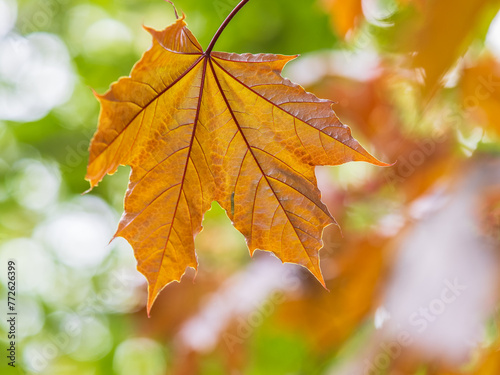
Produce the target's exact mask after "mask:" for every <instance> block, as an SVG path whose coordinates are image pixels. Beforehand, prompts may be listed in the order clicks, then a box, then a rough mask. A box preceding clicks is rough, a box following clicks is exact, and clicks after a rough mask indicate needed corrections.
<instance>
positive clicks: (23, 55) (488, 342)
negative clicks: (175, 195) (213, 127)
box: [0, 0, 500, 375]
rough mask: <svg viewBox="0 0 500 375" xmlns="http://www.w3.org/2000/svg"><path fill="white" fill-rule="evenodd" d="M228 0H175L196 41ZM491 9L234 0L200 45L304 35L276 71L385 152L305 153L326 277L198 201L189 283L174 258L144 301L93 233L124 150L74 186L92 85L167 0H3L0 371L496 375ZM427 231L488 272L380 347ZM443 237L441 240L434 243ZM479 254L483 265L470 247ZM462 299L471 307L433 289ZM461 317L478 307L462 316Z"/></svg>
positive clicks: (91, 120) (286, 40)
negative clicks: (322, 162)
mask: <svg viewBox="0 0 500 375" xmlns="http://www.w3.org/2000/svg"><path fill="white" fill-rule="evenodd" d="M236 3H237V1H236V0H214V1H195V0H178V1H176V6H177V7H178V10H179V11H182V12H184V13H186V16H187V19H186V20H187V22H188V24H189V27H190V29H191V30H192V31H193V33H194V34H195V35H196V36H197V38H198V39H199V41H200V43H201V44H202V45H203V46H207V45H208V43H209V41H210V39H211V38H212V36H213V34H214V33H215V31H216V30H217V28H218V26H219V25H220V24H221V22H222V21H223V19H224V18H225V16H226V15H227V14H228V13H229V12H230V11H231V9H232V8H233V7H234V6H235V5H236ZM498 10H499V2H498V1H494V0H482V1H458V2H456V1H451V0H443V1H433V0H366V1H362V2H361V1H335V0H322V1H319V0H307V1H287V0H274V1H264V0H252V1H250V2H249V4H248V5H246V6H245V8H244V9H243V10H242V11H241V12H240V13H239V14H238V15H237V16H236V17H235V19H234V20H233V21H232V23H231V24H230V25H229V27H228V28H227V29H226V30H225V32H224V34H223V35H222V37H221V38H220V40H219V42H218V43H217V45H216V50H221V51H228V52H239V53H244V52H251V53H260V52H269V53H281V54H301V55H302V57H301V58H300V59H297V60H296V61H294V62H293V63H291V64H290V65H289V66H287V68H286V71H285V75H287V76H289V77H290V78H292V79H293V80H294V81H296V82H298V83H300V84H302V85H304V86H305V87H306V88H307V89H308V90H309V91H311V92H314V93H315V94H316V95H317V96H319V97H324V98H329V99H332V100H334V101H335V102H336V104H335V106H334V109H335V111H336V112H337V113H338V115H339V117H340V118H341V119H342V120H343V122H344V123H347V124H348V125H349V126H351V128H352V130H353V134H354V136H355V137H356V138H357V139H359V140H360V141H363V144H367V145H370V144H371V145H372V147H371V149H372V150H373V153H374V154H375V155H377V156H378V157H379V158H380V159H382V160H385V161H389V162H396V164H395V165H394V166H393V167H390V168H385V169H380V168H376V167H372V166H367V165H361V164H352V163H351V164H347V165H345V166H341V167H335V168H320V169H318V171H317V175H318V180H319V183H320V188H321V189H322V193H323V200H324V202H325V203H326V204H327V205H328V207H329V209H330V211H331V212H332V214H333V216H334V217H335V218H336V220H337V222H338V223H339V225H340V227H341V229H342V235H340V233H339V231H338V229H337V228H335V227H330V228H328V229H327V230H325V233H324V243H325V246H324V249H323V250H322V251H321V257H322V269H323V273H324V276H325V279H326V280H327V286H328V288H329V292H328V291H326V290H324V289H323V288H321V286H320V285H318V284H317V282H316V281H315V280H314V279H313V278H312V277H311V276H310V275H308V274H307V273H306V272H305V271H303V270H301V269H300V268H298V267H293V266H289V265H281V264H280V263H279V262H275V261H274V260H273V259H272V257H268V256H265V254H262V253H259V254H257V255H255V257H254V258H255V259H252V260H251V259H249V257H248V255H247V254H248V253H247V250H246V246H245V243H244V240H243V238H242V236H241V235H240V234H239V233H237V232H236V231H235V230H234V229H233V228H232V227H231V225H230V223H229V222H228V220H227V217H226V215H225V212H224V211H223V210H222V209H221V208H220V207H219V206H218V205H216V204H214V205H213V208H212V210H211V211H209V212H208V213H207V215H206V217H205V222H204V227H205V229H204V231H203V232H202V233H201V234H200V236H199V237H198V238H197V240H196V245H197V252H198V256H199V263H200V270H199V272H198V274H197V275H196V278H195V279H194V282H193V281H192V279H193V277H194V276H195V275H193V272H188V274H187V275H186V276H185V277H184V279H183V281H182V282H181V283H179V284H174V285H169V286H168V287H167V288H166V289H165V290H164V291H163V292H162V294H161V295H160V297H159V299H158V301H157V305H155V308H154V309H153V310H152V317H151V318H150V319H148V318H147V317H146V312H145V309H144V306H145V302H146V294H145V292H146V286H145V283H144V280H143V279H142V277H141V276H140V275H138V273H137V272H136V270H135V260H134V259H133V251H132V249H131V248H130V247H129V246H128V244H126V243H125V242H124V241H122V240H120V239H118V240H115V241H114V242H113V243H112V244H110V245H108V241H109V239H110V238H111V237H112V235H113V231H114V229H115V227H116V224H117V222H118V219H119V213H120V212H122V208H123V207H122V205H123V195H124V191H125V189H126V184H127V179H128V173H129V171H128V169H127V168H125V167H122V168H120V169H119V171H118V172H117V173H116V175H114V176H112V177H108V178H106V179H105V180H104V181H103V182H102V183H101V184H100V185H99V187H98V188H96V189H95V190H94V191H93V192H92V194H90V195H86V196H83V197H82V196H81V194H82V193H83V192H84V191H85V190H86V189H87V188H88V184H87V182H85V181H84V179H83V177H84V175H85V167H86V163H87V157H88V155H87V148H88V144H89V141H90V138H91V136H92V134H93V132H94V131H95V128H96V123H97V117H98V113H99V106H98V103H97V101H96V100H95V99H94V97H93V93H92V90H95V91H96V92H99V93H103V92H104V91H105V90H107V88H108V87H109V85H110V83H112V82H113V81H115V80H117V79H118V78H119V77H120V76H125V75H128V74H129V72H130V70H131V68H132V66H133V64H134V63H135V62H136V61H137V60H138V59H139V58H140V56H141V54H142V53H143V51H145V50H146V49H147V48H148V47H149V46H150V43H151V41H150V36H149V35H148V33H147V32H145V31H144V30H143V29H142V27H141V25H143V24H144V25H147V26H151V27H154V28H157V29H160V28H163V27H165V25H167V24H169V23H171V22H172V21H173V20H174V12H173V10H172V7H171V5H169V4H168V3H165V2H164V1H160V0H154V1H153V0H147V1H139V0H126V1H121V2H117V1H110V0H101V1H97V0H95V1H68V0H17V2H16V1H15V0H0V267H1V268H2V272H1V273H0V277H1V280H2V282H1V285H0V289H1V301H0V303H1V304H2V306H6V304H7V303H6V299H7V296H6V295H7V293H6V276H5V273H4V270H5V267H6V264H7V259H11V258H13V259H16V261H17V264H18V294H17V297H16V303H17V309H18V311H19V314H20V315H19V324H18V335H19V336H18V340H17V365H18V367H16V369H15V370H12V369H11V368H9V367H8V366H7V363H6V359H5V356H4V357H3V359H2V361H0V372H1V373H2V374H4V373H5V374H10V373H13V374H16V373H20V374H23V373H27V374H50V375H54V374H106V375H108V374H117V375H128V374H134V375H135V374H145V375H149V374H151V375H160V374H179V375H180V374H186V375H188V374H204V375H205V374H206V375H210V374H273V375H275V374H356V375H357V374H365V373H370V374H371V373H379V374H404V375H406V374H408V375H434V374H435V375H447V374H448V375H450V374H453V375H455V374H456V375H459V374H478V375H483V374H485V375H495V374H498V373H499V368H500V367H499V366H500V365H499V363H500V361H499V358H498V351H497V348H498V340H499V334H498V329H497V321H498V316H497V313H496V306H497V305H498V300H499V294H498V286H499V285H500V283H497V280H496V279H495V278H494V275H495V274H499V272H498V262H497V260H498V259H497V258H498V257H497V255H498V254H497V253H496V252H497V250H498V248H499V244H498V240H499V238H500V236H499V233H500V213H499V212H500V211H499V209H498V207H499V201H500V200H499V197H500V194H498V191H499V190H498V186H499V185H500V184H498V179H496V177H498V173H497V171H499V170H500V169H499V168H498V167H497V166H498V164H495V163H496V161H497V159H498V150H499V147H500V138H499V135H500V131H499V129H500V127H499V120H498V118H499V114H500V110H499V108H500V94H499V88H500V18H499V16H498ZM10 25H12V27H10ZM490 166H492V167H491V168H490ZM488 168H490V169H488ZM469 182H471V183H472V182H474V183H475V185H474V184H473V185H474V186H472V187H471V186H469V185H467V184H468V183H469ZM459 193H460V194H459ZM443 196H445V197H446V199H448V200H446V202H448V203H447V204H444V203H442V201H441V200H440V199H441V198H442V197H443ZM469 200H470V201H471V202H472V201H473V202H475V203H474V205H473V207H474V209H475V211H473V213H471V212H472V211H460V212H467V213H469V214H470V215H468V218H469V219H470V225H469V226H466V229H463V227H460V228H462V229H457V228H458V224H456V223H455V221H453V220H451V221H447V222H444V223H443V222H439V223H441V224H439V225H442V227H439V231H438V232H432V228H424V229H425V230H428V231H429V232H428V233H432V234H430V235H428V236H427V237H425V236H424V237H425V238H426V240H427V241H428V242H425V244H424V245H422V246H421V247H420V249H421V250H422V252H421V253H420V252H419V256H417V257H416V258H412V259H413V260H412V261H411V262H409V266H408V265H407V268H404V267H403V268H402V266H401V262H403V263H404V261H405V259H407V258H405V257H406V256H407V255H405V254H407V253H406V252H405V251H406V250H405V249H407V248H408V247H409V246H410V245H409V244H408V243H420V242H418V238H417V239H415V238H416V237H415V236H416V235H415V233H416V232H415V231H418V228H420V226H422V225H425V223H426V222H431V219H432V218H437V217H439V212H444V211H439V210H441V209H443V210H445V208H446V207H455V206H454V205H458V204H459V203H461V202H469ZM440 202H441V203H440ZM450 202H451V203H450ZM443 207H445V208H443ZM464 210H465V209H464ZM454 218H455V219H456V222H459V219H460V218H461V215H457V214H456V215H455V217H454ZM436 220H437V219H436ZM433 225H434V224H433ZM436 225H437V224H436ZM467 228H469V229H470V228H472V229H470V230H471V231H473V233H474V235H475V236H477V238H476V237H474V238H475V240H474V241H476V240H477V241H476V242H472V245H470V244H469V243H468V244H467V246H466V247H467V249H468V251H466V249H463V251H462V250H460V249H459V248H460V246H458V245H456V246H455V245H454V246H451V245H447V243H448V242H446V241H445V240H444V239H442V238H440V237H439V236H440V235H441V234H442V235H443V236H444V235H448V236H449V237H451V238H453V237H457V238H459V237H460V235H461V234H464V233H465V232H467V230H469V229H467ZM453 230H455V232H454V231H453ZM450 233H451V234H450ZM433 244H439V247H438V248H434V247H433ZM436 246H437V245H436ZM464 246H465V245H464ZM427 249H432V254H433V256H435V258H436V259H434V263H431V264H432V265H434V264H436V265H437V264H441V263H439V260H440V259H444V261H443V262H444V264H456V263H457V262H458V263H459V265H460V266H461V267H462V266H463V267H462V268H463V269H466V270H468V271H469V272H470V273H472V276H473V277H474V279H477V280H483V279H482V278H481V277H483V276H484V275H492V276H491V277H492V278H490V279H488V278H486V279H484V280H493V281H491V282H484V283H483V284H480V285H481V287H478V286H477V285H476V284H474V285H476V287H475V289H472V288H471V289H470V294H471V295H472V296H475V299H472V300H467V299H466V300H465V301H469V302H467V303H468V304H469V305H471V306H472V308H471V311H469V314H470V315H464V316H465V317H467V319H465V318H464V319H462V320H460V319H459V320H458V321H457V320H453V319H451V318H448V317H447V315H446V316H445V315H443V316H441V317H440V318H441V319H440V320H436V323H435V324H434V325H433V326H429V327H431V328H429V329H428V330H427V331H426V332H425V333H426V334H429V336H431V337H432V333H433V332H441V331H439V330H438V329H439V327H441V326H442V325H445V324H450V325H451V328H450V331H449V336H446V335H444V334H440V335H438V336H441V337H443V339H447V340H448V341H446V340H445V341H444V342H445V343H446V345H445V344H443V343H442V342H441V344H440V345H438V348H437V349H436V347H433V346H431V345H430V344H429V341H425V340H424V339H422V337H420V336H419V339H418V340H417V339H415V340H413V341H414V344H412V345H407V346H405V345H401V346H400V347H399V349H397V350H396V349H394V351H393V352H391V353H393V354H394V353H397V354H394V355H388V354H387V353H385V352H384V350H382V349H380V348H381V347H382V346H380V345H383V343H389V344H391V343H394V340H395V339H394V336H391V335H392V333H391V331H390V327H391V323H390V322H391V320H392V321H395V320H396V316H397V310H398V309H397V308H394V306H393V310H394V314H392V315H391V312H389V311H388V310H387V309H389V308H390V306H391V303H392V302H391V301H392V300H391V297H390V296H391V295H396V296H398V294H397V293H401V294H400V295H399V296H400V297H399V299H398V298H396V300H397V301H401V302H400V303H401V304H402V305H405V303H406V304H408V303H409V302H408V301H409V299H408V294H411V293H413V294H411V297H412V298H413V299H415V300H418V298H417V297H419V295H420V294H418V293H415V292H411V293H410V292H409V290H412V291H414V290H415V289H412V287H413V286H415V285H417V286H418V287H419V288H417V289H416V290H417V291H418V290H422V293H423V294H424V295H425V292H424V289H425V287H424V285H425V284H426V281H427V280H430V279H431V276H432V275H434V273H435V272H437V271H436V268H437V267H438V266H436V267H434V266H432V267H430V266H425V264H427V263H425V262H424V261H425V259H426V257H427V256H428V253H429V251H427ZM447 249H448V250H450V249H451V250H453V251H455V253H456V254H458V255H455V256H452V257H451V258H446V257H445V255H446V254H448V255H446V256H449V252H448V253H446V251H445V250H447ZM492 249H493V250H492ZM459 250H460V251H462V252H460V251H459ZM495 251H496V252H495ZM490 253H492V254H493V255H491V257H490V258H487V259H491V260H490V261H488V262H485V263H486V264H489V266H488V267H489V268H488V267H487V266H486V265H484V263H481V262H479V261H478V260H477V259H476V258H474V257H477V256H483V255H484V254H490ZM426 254H427V255H426ZM481 254H482V255H481ZM488 256H489V255H488ZM401 259H403V260H401ZM477 262H479V263H477ZM420 264H424V266H421V265H420ZM478 264H480V265H482V266H478ZM469 265H470V267H469ZM419 267H424V270H423V271H422V272H424V275H425V277H422V278H420V279H417V280H418V281H414V282H413V283H412V282H410V283H409V284H404V285H403V286H401V285H399V286H400V288H402V291H401V290H399V291H398V289H397V287H398V285H395V282H394V280H399V279H397V277H396V276H397V275H399V274H400V273H402V274H408V275H409V274H411V273H412V272H413V270H414V269H418V268H419ZM425 267H427V268H425ZM474 267H476V268H474ZM259 270H261V271H259ZM259 272H260V273H259ZM454 272H455V271H454ZM457 272H458V271H457ZM467 275H469V274H460V275H458V277H460V278H464V280H468V279H467V277H468V276H467ZM455 276H457V275H455V274H453V275H452V276H440V277H441V278H440V279H439V283H438V284H437V286H436V289H432V290H431V291H430V292H429V293H430V294H429V295H430V296H431V297H423V298H424V299H425V298H430V299H431V300H432V298H434V297H432V296H434V295H436V294H437V295H439V293H440V290H441V289H440V288H442V280H443V279H444V278H446V277H455ZM469 276H470V275H469ZM472 276H471V277H472ZM495 280H496V281H495ZM250 281H252V282H250ZM440 283H441V284H440ZM396 284H397V283H396ZM400 284H401V283H400ZM245 285H247V287H246V288H245V289H244V288H243V287H244V286H245ZM405 288H407V289H405ZM433 293H434V294H433ZM481 296H485V297H481ZM464 298H465V297H464ZM481 298H482V299H481ZM483 299H484V300H487V302H488V303H486V302H485V304H482V302H481V301H483ZM428 300H429V299H427V300H426V301H428ZM471 301H472V302H471ZM480 302H481V303H480ZM475 304H477V305H475ZM455 306H458V307H455ZM485 306H487V307H485ZM399 308H404V306H399ZM458 308H459V309H460V311H465V310H467V309H466V306H464V305H450V306H449V307H447V309H449V310H452V309H458ZM2 311H5V309H3V310H2ZM467 311H468V310H467ZM457 313H458V312H457ZM446 314H448V311H447V312H446ZM450 314H451V312H450ZM474 314H476V315H477V316H476V315H474ZM5 316H6V315H3V316H2V323H1V324H0V341H1V342H2V350H4V349H3V348H4V347H5V344H7V331H6V330H7V325H6V319H4V317H5ZM460 316H461V317H462V315H460ZM476 318H477V319H478V320H480V321H481V324H477V325H474V327H472V325H473V323H471V322H474V321H475V320H474V319H476ZM387 327H389V328H387ZM471 327H472V328H471ZM467 329H471V330H472V329H475V330H477V332H479V334H478V336H475V337H474V339H472V338H471V339H470V340H469V341H470V342H467V346H466V347H467V350H466V354H463V353H462V352H459V351H458V350H457V351H456V352H454V349H453V348H456V347H454V346H453V345H452V343H455V344H456V343H457V342H459V341H460V340H458V339H456V338H455V337H456V336H454V334H452V333H450V332H454V333H456V334H457V335H458V333H460V332H462V331H464V330H465V331H467ZM457 332H458V333H457ZM474 332H476V331H474ZM460 337H461V338H462V336H460ZM420 339H421V340H422V341H419V340H420ZM391 340H392V341H391ZM433 340H437V338H436V337H434V338H433ZM462 341H464V340H462ZM415 342H416V343H417V344H418V343H420V342H422V343H424V344H425V345H424V344H421V345H420V346H419V345H417V344H415ZM460 342H461V341H460ZM447 345H448V346H447ZM464 345H465V344H464ZM386 347H387V346H386ZM393 348H394V347H393ZM426 348H427V350H426ZM429 351H430V352H432V353H431V354H432V355H431V354H429ZM4 353H5V350H4ZM443 353H444V354H443ZM381 354H383V355H384V356H382V357H381ZM457 358H458V359H457ZM367 364H368V365H370V366H371V367H370V366H368V365H367ZM377 364H378V365H377ZM370 371H371V372H370ZM376 371H378V372H376Z"/></svg>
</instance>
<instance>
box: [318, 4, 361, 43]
mask: <svg viewBox="0 0 500 375" xmlns="http://www.w3.org/2000/svg"><path fill="white" fill-rule="evenodd" d="M324 4H325V7H326V9H327V10H328V11H329V12H330V14H331V21H332V27H333V29H334V30H335V31H336V32H337V33H338V34H339V35H340V36H341V37H343V38H344V37H345V36H346V34H347V32H348V31H349V30H352V29H354V28H355V27H356V26H357V24H358V23H359V21H360V19H361V18H362V16H363V8H362V6H361V0H324Z"/></svg>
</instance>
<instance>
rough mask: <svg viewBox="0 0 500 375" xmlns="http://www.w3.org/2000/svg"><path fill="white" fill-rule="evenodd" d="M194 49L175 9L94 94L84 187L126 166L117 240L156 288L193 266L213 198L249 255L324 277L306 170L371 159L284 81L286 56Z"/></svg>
mask: <svg viewBox="0 0 500 375" xmlns="http://www.w3.org/2000/svg"><path fill="white" fill-rule="evenodd" d="M247 1H248V0H243V1H242V2H241V3H240V4H239V5H238V6H237V7H236V8H235V10H234V11H233V12H232V13H231V15H230V16H228V19H226V21H225V22H224V23H223V25H222V26H221V27H220V28H219V31H218V32H217V34H216V35H215V37H214V39H213V40H212V42H211V43H210V46H209V47H208V49H207V50H206V51H205V52H204V51H203V50H202V47H201V46H200V45H199V43H198V42H197V40H196V38H195V37H194V36H193V34H192V33H191V32H190V31H189V30H188V29H187V27H186V23H185V21H184V18H185V17H184V16H183V17H182V18H179V19H177V21H176V22H174V23H173V24H172V25H170V26H169V27H167V28H166V29H165V30H163V31H155V30H151V29H147V30H148V31H149V32H150V33H151V35H152V36H153V45H152V47H151V49H149V50H148V51H147V52H146V53H145V54H144V55H143V57H142V58H141V60H140V61H139V62H138V63H137V64H136V65H135V66H134V68H133V70H132V73H131V76H130V77H126V78H121V79H120V80H119V81H118V82H116V83H114V84H113V85H112V86H111V89H110V90H109V91H108V92H107V93H106V94H104V95H102V96H100V95H97V98H98V99H99V101H100V102H101V113H100V116H99V126H98V130H97V132H96V134H95V135H94V138H93V139H92V143H91V146H90V158H89V164H88V170H87V175H86V179H87V180H89V181H90V184H91V186H92V187H94V186H95V185H97V183H98V182H99V181H100V180H101V179H102V178H103V177H104V175H105V174H112V173H114V172H115V171H116V169H117V167H118V166H119V165H130V166H131V167H132V173H131V176H130V183H129V187H128V190H127V193H126V197H125V212H124V214H123V216H122V219H121V221H120V224H119V227H118V230H117V232H116V234H115V237H116V236H120V237H124V238H125V239H127V241H128V242H129V243H130V244H131V245H132V247H133V248H134V251H135V256H136V258H137V261H138V267H137V268H138V270H139V271H140V272H141V273H143V274H144V275H145V276H146V278H147V280H148V283H149V297H148V314H149V311H150V309H151V306H152V304H153V302H154V300H155V298H156V297H157V295H158V293H159V292H160V291H161V290H162V289H163V288H164V287H165V286H166V285H167V284H168V283H170V282H172V281H179V280H180V278H181V276H182V275H183V274H184V272H185V270H186V268H187V267H192V268H194V269H196V268H197V261H196V255H195V250H194V237H195V236H196V235H197V234H198V233H199V232H200V230H201V228H202V227H201V222H202V219H203V214H204V213H205V212H206V211H207V210H208V209H209V208H210V205H211V202H212V201H214V200H216V201H217V202H219V204H220V205H221V206H222V207H223V208H224V209H225V210H226V212H227V215H228V216H229V218H230V219H231V220H232V222H233V224H234V226H235V227H236V228H237V229H238V230H239V231H240V232H241V233H243V235H244V236H245V237H246V239H247V242H248V247H249V249H250V253H253V252H254V251H255V250H256V249H262V250H267V251H271V252H273V253H274V254H275V255H276V256H277V257H278V258H279V259H281V260H282V261H283V262H294V263H298V264H301V265H303V266H305V267H307V268H308V269H309V270H310V271H311V272H312V273H313V274H314V275H315V276H316V278H317V279H318V280H319V281H320V282H321V283H323V284H324V282H323V278H322V275H321V270H320V267H319V259H318V251H319V249H320V247H321V234H322V231H323V228H324V227H325V226H327V225H329V224H332V223H335V221H334V219H333V217H332V216H331V215H330V213H329V212H328V209H327V208H326V206H325V205H324V204H323V203H322V202H321V196H320V191H319V190H318V188H317V186H316V178H315V175H314V166H316V165H338V164H342V163H344V162H347V161H351V160H362V161H368V162H371V163H373V164H377V165H386V164H384V163H381V162H379V161H378V160H377V159H375V158H374V157H373V156H371V155H370V154H369V153H368V152H367V151H365V150H364V149H363V148H362V147H361V146H360V145H359V144H358V142H357V141H356V140H355V139H354V138H352V136H351V132H350V129H349V128H348V127H347V126H345V125H343V124H342V123H341V122H340V121H339V120H338V118H337V117H336V116H335V113H334V112H333V110H332V108H331V105H332V103H331V102H330V101H327V100H323V99H318V98H316V97H315V96H314V95H312V94H310V93H306V92H305V91H304V89H303V88H302V87H300V86H298V85H296V84H294V83H292V82H290V81H288V80H286V79H284V78H282V77H281V75H280V73H281V70H282V69H283V67H284V65H285V64H286V63H287V62H288V61H290V60H292V59H293V58H295V56H293V57H289V56H282V55H272V54H259V55H251V54H243V55H238V54H231V53H220V52H212V48H213V45H214V44H215V41H216V40H217V38H218V37H219V36H220V33H221V32H222V30H223V29H224V27H225V26H226V25H227V23H228V22H229V20H230V19H231V18H232V17H233V16H234V14H236V12H237V11H238V10H239V9H241V7H242V6H243V5H244V4H245V3H246V2H247Z"/></svg>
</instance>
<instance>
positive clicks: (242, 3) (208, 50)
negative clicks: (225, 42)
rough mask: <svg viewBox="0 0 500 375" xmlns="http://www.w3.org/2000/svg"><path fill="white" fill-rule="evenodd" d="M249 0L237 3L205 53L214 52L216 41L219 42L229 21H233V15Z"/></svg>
mask: <svg viewBox="0 0 500 375" xmlns="http://www.w3.org/2000/svg"><path fill="white" fill-rule="evenodd" d="M249 1H250V0H241V1H240V3H239V4H238V5H236V7H235V8H234V9H233V11H232V12H231V13H230V14H229V16H227V17H226V19H225V20H224V22H222V25H220V27H219V29H218V30H217V32H216V33H215V35H214V37H213V38H212V41H211V42H210V44H209V45H208V48H207V50H206V51H205V55H207V56H210V54H211V53H212V50H213V48H214V46H215V43H216V42H217V39H219V37H220V34H222V32H223V31H224V29H225V28H226V26H227V25H228V24H229V22H231V20H232V19H233V17H234V16H235V15H236V13H238V12H239V11H240V10H241V8H243V7H244V6H245V4H246V3H248V2H249Z"/></svg>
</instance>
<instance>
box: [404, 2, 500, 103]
mask: <svg viewBox="0 0 500 375" xmlns="http://www.w3.org/2000/svg"><path fill="white" fill-rule="evenodd" d="M404 2H405V3H415V5H416V8H417V9H419V11H420V13H421V14H420V15H419V16H420V17H416V18H415V19H414V21H413V22H411V23H410V24H411V25H404V27H408V26H410V28H414V30H413V32H410V33H408V32H401V30H399V31H398V32H399V33H400V35H402V36H403V40H404V41H403V43H402V46H404V47H403V49H405V50H406V49H408V48H409V50H410V51H412V52H413V51H414V52H415V53H414V54H412V65H413V67H414V68H418V69H423V72H424V75H425V86H424V87H423V93H424V95H425V96H426V97H427V96H432V95H433V94H434V93H435V92H436V90H437V89H438V88H439V86H440V83H441V82H440V81H441V80H442V78H443V76H444V75H445V74H446V73H447V72H448V71H449V70H450V68H451V67H452V66H453V64H455V62H456V61H457V59H458V58H459V57H460V56H461V55H463V53H464V52H465V51H466V48H467V46H468V45H469V44H470V41H471V37H472V31H473V30H474V29H476V28H477V26H478V25H479V24H480V22H481V20H482V19H483V18H484V17H485V16H487V17H492V16H494V15H495V14H496V12H497V11H498V5H499V4H500V2H499V1H498V0H475V1H455V0H440V1H423V0H405V1H404ZM443 46H446V48H443Z"/></svg>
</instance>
